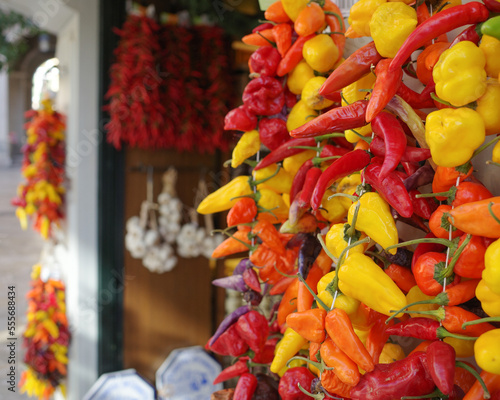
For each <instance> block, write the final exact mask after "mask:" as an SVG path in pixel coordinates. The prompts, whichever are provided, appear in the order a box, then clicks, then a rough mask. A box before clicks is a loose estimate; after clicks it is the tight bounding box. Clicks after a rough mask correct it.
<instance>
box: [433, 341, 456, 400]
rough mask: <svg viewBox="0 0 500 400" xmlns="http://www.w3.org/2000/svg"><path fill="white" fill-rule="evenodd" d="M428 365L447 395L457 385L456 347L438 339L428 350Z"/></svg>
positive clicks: (436, 382)
mask: <svg viewBox="0 0 500 400" xmlns="http://www.w3.org/2000/svg"><path fill="white" fill-rule="evenodd" d="M426 354H427V366H428V369H429V373H430V374H431V376H432V379H433V380H434V383H435V384H436V386H437V387H438V389H439V390H441V392H442V393H443V394H445V395H449V394H451V392H453V387H454V386H455V356H456V353H455V349H454V348H453V346H451V345H449V344H448V343H445V342H442V341H440V340H436V341H435V342H432V343H431V344H430V345H429V346H428V347H427V350H426Z"/></svg>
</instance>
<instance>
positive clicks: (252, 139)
mask: <svg viewBox="0 0 500 400" xmlns="http://www.w3.org/2000/svg"><path fill="white" fill-rule="evenodd" d="M259 149H260V138H259V132H258V131H256V130H253V131H248V132H245V133H244V134H243V135H242V136H241V137H240V140H238V143H236V146H235V147H234V149H233V153H232V155H231V167H232V168H236V167H238V166H240V165H241V164H243V163H244V162H245V160H246V159H248V158H250V157H252V156H253V155H255V154H257V152H258V151H259Z"/></svg>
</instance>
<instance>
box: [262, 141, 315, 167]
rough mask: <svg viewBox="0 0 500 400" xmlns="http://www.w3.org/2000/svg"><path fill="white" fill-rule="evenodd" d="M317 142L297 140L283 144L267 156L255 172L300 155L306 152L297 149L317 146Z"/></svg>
mask: <svg viewBox="0 0 500 400" xmlns="http://www.w3.org/2000/svg"><path fill="white" fill-rule="evenodd" d="M315 145H316V141H315V140H314V138H297V139H292V140H289V141H288V142H286V143H283V144H282V145H281V146H279V147H277V148H276V149H274V150H273V151H271V152H270V153H269V154H268V155H267V156H265V157H264V158H263V159H262V160H261V161H260V162H259V163H258V164H257V165H256V166H255V170H259V169H261V168H265V167H268V166H269V165H271V164H275V163H277V162H278V161H282V160H283V159H285V158H287V157H290V156H293V155H295V154H299V153H301V152H303V151H304V149H302V148H297V147H300V146H315Z"/></svg>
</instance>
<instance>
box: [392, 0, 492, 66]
mask: <svg viewBox="0 0 500 400" xmlns="http://www.w3.org/2000/svg"><path fill="white" fill-rule="evenodd" d="M489 14H490V13H489V11H488V9H487V8H486V6H485V5H484V4H482V3H479V2H477V1H472V2H470V3H466V4H461V5H458V6H455V7H451V8H448V9H447V10H443V11H440V12H439V13H437V14H434V15H433V16H432V17H430V18H429V19H427V20H426V21H424V22H423V23H422V24H420V25H419V26H417V28H416V29H415V30H414V31H413V32H412V33H411V34H410V35H409V36H408V38H407V39H406V40H405V42H404V43H403V45H402V46H401V47H400V48H399V50H398V52H397V54H396V56H395V57H394V59H393V60H392V62H391V65H390V66H389V71H390V72H396V71H398V70H399V69H400V68H401V67H402V66H403V64H404V63H405V62H406V60H407V59H408V58H409V57H410V56H411V54H412V53H413V52H414V51H415V50H417V49H418V48H420V47H421V46H423V45H424V44H425V43H426V42H428V41H429V40H432V39H434V38H435V37H437V36H439V35H442V34H443V33H447V32H449V31H451V30H453V29H456V28H460V27H461V26H464V25H471V24H477V23H479V22H483V21H486V20H487V19H488V17H489Z"/></svg>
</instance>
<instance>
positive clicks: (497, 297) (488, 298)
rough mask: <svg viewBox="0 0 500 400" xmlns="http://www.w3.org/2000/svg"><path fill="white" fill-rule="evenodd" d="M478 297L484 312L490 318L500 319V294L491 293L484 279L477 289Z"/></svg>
mask: <svg viewBox="0 0 500 400" xmlns="http://www.w3.org/2000/svg"><path fill="white" fill-rule="evenodd" d="M476 297H477V298H478V300H479V301H480V302H481V307H482V308H483V310H484V312H485V313H486V314H488V315H489V316H490V317H500V294H496V293H494V292H492V291H491V289H490V288H489V287H488V285H487V284H486V282H485V281H484V279H481V280H480V281H479V284H478V285H477V287H476Z"/></svg>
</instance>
